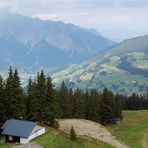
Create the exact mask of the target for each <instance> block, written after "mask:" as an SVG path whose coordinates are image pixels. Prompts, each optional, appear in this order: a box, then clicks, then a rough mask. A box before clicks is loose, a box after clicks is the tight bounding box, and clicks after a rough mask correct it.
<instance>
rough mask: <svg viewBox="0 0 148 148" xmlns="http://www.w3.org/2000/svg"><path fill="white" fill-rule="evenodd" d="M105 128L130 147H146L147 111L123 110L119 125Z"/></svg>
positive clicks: (147, 132)
mask: <svg viewBox="0 0 148 148" xmlns="http://www.w3.org/2000/svg"><path fill="white" fill-rule="evenodd" d="M107 129H108V130H109V131H110V132H111V133H112V135H114V136H116V138H117V139H119V140H120V141H122V142H124V143H125V144H127V145H128V146H129V147H131V148H147V146H148V141H147V138H148V111H147V110H142V111H124V112H123V121H122V123H121V125H119V126H118V127H117V126H114V125H112V126H109V127H108V128H107Z"/></svg>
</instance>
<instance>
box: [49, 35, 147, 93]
mask: <svg viewBox="0 0 148 148" xmlns="http://www.w3.org/2000/svg"><path fill="white" fill-rule="evenodd" d="M147 61H148V36H142V37H137V38H134V39H130V40H126V41H124V42H122V43H119V44H117V45H115V46H113V47H111V48H110V49H109V50H108V51H107V52H105V53H104V54H99V55H98V57H96V58H94V59H92V60H89V61H87V62H83V63H81V64H78V65H72V66H69V67H68V68H66V69H65V70H63V71H61V72H58V73H56V74H54V75H53V76H52V78H53V81H54V82H55V85H56V87H58V86H59V84H60V83H61V81H63V80H64V81H65V82H66V84H67V86H68V87H71V88H73V89H75V88H77V87H78V88H80V89H82V90H85V89H88V90H90V89H92V88H96V89H98V90H102V89H103V88H104V87H105V86H107V87H108V88H109V89H111V90H112V91H114V92H117V91H118V92H119V93H121V94H131V93H132V92H137V93H146V92H148V62H147Z"/></svg>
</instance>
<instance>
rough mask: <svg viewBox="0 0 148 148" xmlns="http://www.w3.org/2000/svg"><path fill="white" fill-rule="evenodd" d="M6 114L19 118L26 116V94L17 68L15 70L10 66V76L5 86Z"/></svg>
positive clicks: (9, 116)
mask: <svg viewBox="0 0 148 148" xmlns="http://www.w3.org/2000/svg"><path fill="white" fill-rule="evenodd" d="M5 98H6V100H5V115H6V117H7V118H8V119H9V118H17V119H19V118H20V117H23V116H24V94H23V90H22V87H21V83H20V78H19V74H18V72H17V69H15V71H14V72H13V70H12V68H11V67H10V68H9V76H8V78H7V79H6V86H5Z"/></svg>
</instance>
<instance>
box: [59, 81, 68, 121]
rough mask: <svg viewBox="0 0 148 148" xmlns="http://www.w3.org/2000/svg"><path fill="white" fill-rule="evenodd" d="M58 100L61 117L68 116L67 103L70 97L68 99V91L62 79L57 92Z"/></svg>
mask: <svg viewBox="0 0 148 148" xmlns="http://www.w3.org/2000/svg"><path fill="white" fill-rule="evenodd" d="M58 100H59V106H60V110H61V117H62V118H68V117H69V116H70V105H69V103H70V99H69V91H68V88H67V87H66V85H65V82H64V81H63V82H62V84H61V87H60V90H59V93H58Z"/></svg>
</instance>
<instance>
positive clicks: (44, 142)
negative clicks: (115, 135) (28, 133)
mask: <svg viewBox="0 0 148 148" xmlns="http://www.w3.org/2000/svg"><path fill="white" fill-rule="evenodd" d="M34 141H35V142H36V143H37V144H39V145H41V146H43V147H44V148H49V147H51V148H113V147H112V146H110V145H108V144H106V143H104V142H101V141H96V140H93V139H90V138H88V137H83V138H78V139H77V140H76V141H75V142H71V140H70V139H69V137H68V135H65V134H63V133H61V132H59V131H57V130H55V129H51V128H48V130H47V133H46V134H45V135H43V136H41V137H38V138H36V139H35V140H34Z"/></svg>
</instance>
